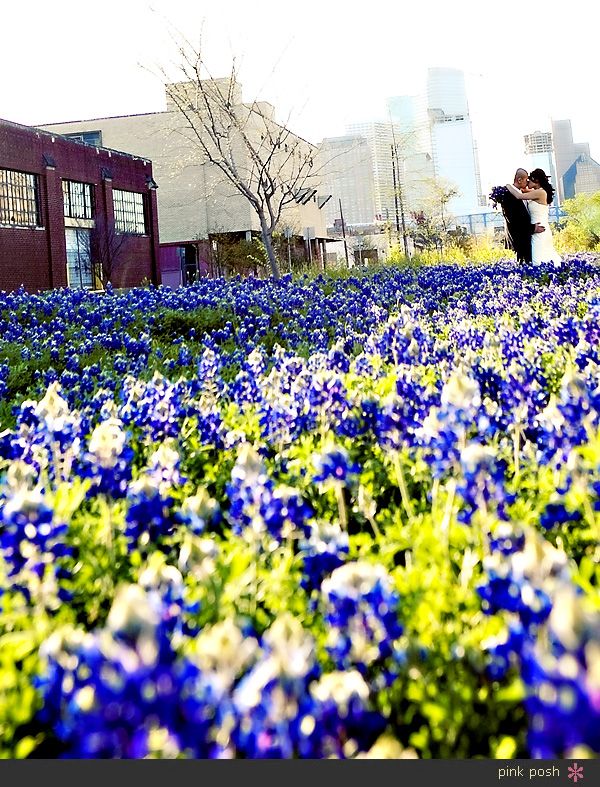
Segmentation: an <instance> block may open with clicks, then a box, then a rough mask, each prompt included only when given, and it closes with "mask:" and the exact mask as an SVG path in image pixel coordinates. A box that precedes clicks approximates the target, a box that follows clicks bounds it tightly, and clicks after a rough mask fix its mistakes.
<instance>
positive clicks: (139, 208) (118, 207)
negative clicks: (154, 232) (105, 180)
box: [113, 189, 146, 235]
mask: <svg viewBox="0 0 600 787" xmlns="http://www.w3.org/2000/svg"><path fill="white" fill-rule="evenodd" d="M113 202H114V206H115V229H116V231H117V232H131V233H133V234H135V235H145V234H146V214H145V211H144V195H143V194H138V193H137V192H134V191H120V190H119V189H114V190H113Z"/></svg>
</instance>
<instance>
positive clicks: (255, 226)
mask: <svg viewBox="0 0 600 787" xmlns="http://www.w3.org/2000/svg"><path fill="white" fill-rule="evenodd" d="M207 81H209V82H210V85H209V87H214V89H215V90H223V89H224V90H226V91H227V92H229V90H230V87H232V89H231V96H232V100H233V102H234V104H235V105H236V106H239V107H240V111H246V112H248V110H249V107H250V105H247V104H244V103H243V101H242V87H241V85H240V84H239V83H237V82H236V83H235V84H234V85H233V86H230V84H229V79H225V80H218V79H217V80H207ZM171 87H175V88H176V89H177V90H178V92H180V93H181V94H182V95H183V94H186V95H187V94H189V100H190V103H191V104H193V105H195V106H196V110H195V111H202V109H201V107H198V104H197V86H196V83H195V82H189V83H186V82H182V83H174V85H173V86H171ZM194 102H195V103H194ZM166 106H167V108H166V111H164V112H150V113H146V114H140V115H124V116H119V117H107V118H97V119H93V120H76V121H70V122H65V123H53V124H50V125H46V126H44V128H46V129H49V130H53V131H57V132H59V133H61V134H67V135H71V136H80V137H82V139H83V141H88V142H89V143H90V144H92V145H94V144H98V141H99V140H101V143H102V144H104V145H110V146H111V147H117V148H120V149H123V150H128V151H131V153H133V154H135V155H138V156H144V157H148V158H151V159H152V161H153V162H154V169H155V174H156V178H157V180H158V181H159V182H160V184H161V187H160V190H159V192H158V206H159V221H160V234H161V250H160V267H161V280H162V281H163V283H165V284H168V285H170V286H177V285H179V284H185V283H187V282H188V281H191V280H193V279H195V278H196V277H198V276H201V275H203V274H206V273H207V272H209V271H212V270H214V266H215V252H214V249H215V244H218V242H219V241H218V240H217V238H222V237H223V236H227V238H228V240H251V239H252V238H256V237H260V234H261V228H260V223H259V219H258V216H257V214H256V212H255V211H254V210H253V209H252V206H251V204H250V202H249V201H248V200H247V199H246V198H245V197H244V196H243V195H242V194H240V192H239V191H238V190H237V189H236V188H235V187H234V186H233V185H232V184H231V183H230V182H229V181H228V180H227V178H226V177H225V176H224V175H223V173H222V172H221V171H220V170H219V168H218V167H217V166H216V165H214V164H210V163H207V162H206V161H205V160H204V159H203V156H202V154H201V152H200V150H199V147H198V145H197V144H195V143H194V139H193V135H192V134H191V132H190V130H189V128H186V127H185V123H184V122H183V120H182V117H181V114H180V113H179V111H178V110H177V108H176V106H175V104H174V103H173V102H172V101H171V100H170V99H169V97H168V95H167V99H166ZM254 106H256V107H258V109H259V110H260V115H259V114H257V113H251V114H250V115H249V123H248V126H247V133H248V134H250V135H251V139H252V140H254V141H255V142H256V143H257V144H258V145H260V140H261V136H260V135H261V134H263V135H264V133H265V129H266V127H267V126H269V127H270V128H271V132H270V133H273V135H274V136H277V129H280V128H281V126H279V124H278V123H277V121H276V120H275V109H274V107H273V106H272V105H270V104H268V103H267V102H257V103H255V104H254ZM234 145H235V155H236V156H237V160H238V167H239V169H240V171H247V172H248V173H251V172H252V171H253V163H252V162H251V161H250V160H249V158H250V156H249V153H248V151H247V149H246V148H245V147H244V146H243V145H241V144H240V143H238V142H235V143H234ZM289 145H290V146H292V147H293V146H297V148H298V149H299V150H301V151H302V152H303V154H304V153H307V154H310V153H311V152H314V154H315V157H316V154H317V149H316V147H315V146H314V145H312V144H311V143H309V142H307V141H306V140H303V139H301V138H300V137H297V136H295V135H294V134H292V133H290V136H289ZM287 148H288V144H286V145H285V150H284V149H283V146H282V149H281V150H278V151H277V155H278V156H279V159H280V160H281V161H282V167H285V166H288V167H289V166H292V164H290V159H289V155H288V151H287ZM316 169H317V168H316V167H315V170H316ZM305 185H306V186H307V188H303V189H300V190H299V192H298V194H297V195H296V197H297V198H296V199H294V200H292V201H291V202H290V203H289V205H288V206H286V207H285V208H284V211H283V215H282V217H281V222H280V227H281V231H282V232H285V233H287V234H289V235H290V240H291V241H292V244H293V246H294V249H295V250H296V247H299V248H300V250H301V252H302V253H303V254H306V257H309V256H311V257H312V258H314V259H318V258H319V257H320V258H321V259H322V260H324V259H325V254H326V252H325V241H326V237H327V228H326V222H325V216H324V214H323V211H322V210H321V208H322V207H323V205H324V204H325V202H326V199H327V195H324V194H323V193H322V189H321V184H320V179H319V176H318V174H315V175H314V176H311V177H310V178H309V179H308V181H307V183H306V184H305ZM286 237H287V235H286ZM303 250H304V251H303Z"/></svg>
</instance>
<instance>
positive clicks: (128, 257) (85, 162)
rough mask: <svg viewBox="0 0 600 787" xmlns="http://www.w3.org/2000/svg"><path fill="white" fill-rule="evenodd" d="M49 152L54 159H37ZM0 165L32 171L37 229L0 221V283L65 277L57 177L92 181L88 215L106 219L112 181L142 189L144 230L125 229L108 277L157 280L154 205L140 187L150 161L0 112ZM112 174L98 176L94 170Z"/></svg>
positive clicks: (120, 283)
mask: <svg viewBox="0 0 600 787" xmlns="http://www.w3.org/2000/svg"><path fill="white" fill-rule="evenodd" d="M44 155H45V156H47V157H50V158H51V159H52V160H53V162H54V164H55V167H49V166H47V164H45V163H44ZM0 168H2V169H14V170H19V171H23V172H31V173H35V174H37V175H38V176H39V185H40V201H41V214H42V223H43V225H44V227H43V229H40V228H36V229H29V228H14V227H3V226H1V225H0V289H2V290H12V289H16V288H18V287H19V286H21V285H23V286H24V287H25V288H26V289H27V290H29V291H36V290H43V289H49V288H53V287H65V286H66V285H67V267H66V246H65V225H64V217H63V199H62V183H61V181H62V179H63V178H64V179H67V180H76V181H82V182H84V183H92V184H94V186H95V189H94V191H95V194H94V196H95V208H96V218H97V219H98V221H99V223H100V225H101V226H110V224H111V223H112V222H113V213H112V211H113V205H112V189H124V190H126V191H136V192H140V193H142V194H144V195H145V199H146V200H147V215H148V224H149V227H148V229H149V235H143V236H135V237H131V238H130V239H129V241H128V242H127V245H126V248H125V251H124V253H123V255H122V260H121V261H120V262H119V264H118V266H117V270H116V272H115V274H114V275H113V277H112V279H113V280H112V284H113V286H115V287H130V286H135V285H137V284H140V283H141V282H142V280H144V279H148V280H150V281H153V282H155V283H158V212H157V203H156V192H155V191H154V190H152V189H148V184H147V178H148V177H152V164H151V162H149V161H144V160H142V159H139V158H135V157H133V156H128V155H126V154H123V153H117V152H114V151H109V150H106V149H104V148H95V147H92V146H90V145H84V144H83V143H80V142H75V141H73V140H69V139H65V138H64V137H61V136H58V135H56V134H52V133H50V132H43V131H39V130H38V129H34V128H29V127H28V126H20V125H17V124H14V123H8V122H6V121H2V120H0ZM103 169H106V170H108V171H109V172H110V174H111V175H112V179H111V180H103V178H102V170H103Z"/></svg>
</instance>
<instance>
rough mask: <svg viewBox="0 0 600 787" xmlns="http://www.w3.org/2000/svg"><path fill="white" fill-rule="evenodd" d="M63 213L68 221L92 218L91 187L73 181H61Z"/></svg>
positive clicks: (87, 184)
mask: <svg viewBox="0 0 600 787" xmlns="http://www.w3.org/2000/svg"><path fill="white" fill-rule="evenodd" d="M62 186H63V202H64V213H65V216H66V217H67V218H69V219H91V218H93V212H94V208H93V204H92V186H91V184H89V183H78V182H77V181H75V180H63V183H62Z"/></svg>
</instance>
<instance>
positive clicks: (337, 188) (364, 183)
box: [318, 136, 377, 227]
mask: <svg viewBox="0 0 600 787" xmlns="http://www.w3.org/2000/svg"><path fill="white" fill-rule="evenodd" d="M318 160H319V175H320V177H321V184H322V189H323V190H324V192H325V193H327V194H331V199H330V200H329V201H328V202H327V204H326V205H325V206H324V208H323V210H324V213H325V219H326V222H327V226H328V227H332V226H333V225H334V223H335V221H336V220H337V219H341V214H340V203H341V213H343V217H344V222H345V224H346V225H348V226H352V225H356V224H369V223H372V222H373V221H374V220H375V214H376V212H377V211H376V208H375V179H374V172H373V159H372V156H371V149H370V146H369V144H368V142H367V140H366V138H365V137H360V136H343V137H327V138H325V139H324V140H323V141H322V142H321V144H320V145H319V156H318Z"/></svg>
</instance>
